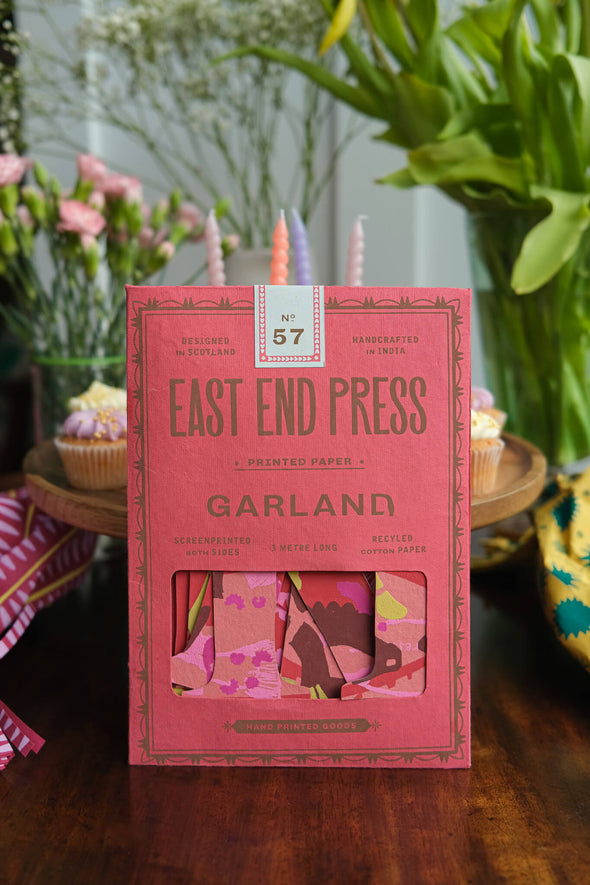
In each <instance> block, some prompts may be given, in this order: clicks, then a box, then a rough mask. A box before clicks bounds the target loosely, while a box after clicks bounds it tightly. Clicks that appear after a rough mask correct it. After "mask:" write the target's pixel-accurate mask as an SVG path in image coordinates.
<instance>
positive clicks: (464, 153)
mask: <svg viewBox="0 0 590 885" xmlns="http://www.w3.org/2000/svg"><path fill="white" fill-rule="evenodd" d="M408 159H409V168H410V171H411V173H412V176H413V177H414V178H415V179H416V181H417V182H418V183H419V184H435V185H446V184H460V183H463V182H468V181H472V182H485V183H487V184H493V185H497V186H501V187H506V188H508V190H510V191H514V192H515V193H516V194H524V193H525V191H526V189H525V183H524V180H523V174H522V166H521V163H520V160H517V159H511V158H509V157H501V156H498V155H497V154H494V153H492V151H490V149H489V148H488V146H487V145H486V144H485V142H484V141H483V140H482V139H481V138H479V137H478V136H477V135H476V134H475V133H469V134H468V135H463V136H460V137H459V138H455V139H452V140H449V141H442V142H433V143H432V144H426V145H422V146H421V147H419V148H416V150H414V151H412V152H411V153H410V154H409V158H408Z"/></svg>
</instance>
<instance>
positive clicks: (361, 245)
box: [346, 215, 367, 286]
mask: <svg viewBox="0 0 590 885" xmlns="http://www.w3.org/2000/svg"><path fill="white" fill-rule="evenodd" d="M366 218H367V216H366V215H359V216H358V218H356V219H355V222H354V224H353V226H352V230H351V232H350V237H349V240H348V259H347V262H346V285H347V286H362V285H363V261H364V258H365V237H364V234H363V225H362V222H363V221H365V220H366Z"/></svg>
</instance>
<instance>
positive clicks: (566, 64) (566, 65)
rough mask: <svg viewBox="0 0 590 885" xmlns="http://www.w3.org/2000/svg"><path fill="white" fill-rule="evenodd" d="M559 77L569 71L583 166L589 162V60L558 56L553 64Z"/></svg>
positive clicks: (579, 56) (581, 57) (580, 57)
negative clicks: (583, 161)
mask: <svg viewBox="0 0 590 885" xmlns="http://www.w3.org/2000/svg"><path fill="white" fill-rule="evenodd" d="M553 65H554V68H555V70H556V72H558V73H560V74H561V76H563V75H564V72H566V71H570V72H571V77H572V79H573V81H574V83H575V87H576V91H577V97H576V99H575V103H574V112H575V115H576V130H577V131H579V133H580V139H581V142H582V150H583V158H584V159H585V165H587V164H588V163H589V162H590V58H585V57H583V56H581V55H571V54H569V53H566V54H563V55H558V56H556V57H555V60H554V62H553Z"/></svg>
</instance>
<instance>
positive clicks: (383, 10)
mask: <svg viewBox="0 0 590 885" xmlns="http://www.w3.org/2000/svg"><path fill="white" fill-rule="evenodd" d="M365 9H366V10H367V15H368V16H369V21H370V22H371V26H372V28H373V30H374V31H375V34H376V35H377V37H378V38H379V40H381V42H382V43H383V44H384V46H386V47H387V49H388V50H389V51H390V52H391V53H392V54H393V55H394V57H395V58H396V59H397V61H398V62H399V64H400V65H402V66H403V67H405V68H406V69H408V68H409V69H411V68H412V66H413V62H414V52H413V50H412V49H411V47H410V44H409V42H408V36H407V33H406V29H405V26H404V24H403V21H402V19H401V16H400V14H399V12H398V10H397V7H396V4H395V0H365Z"/></svg>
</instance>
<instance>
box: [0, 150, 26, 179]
mask: <svg viewBox="0 0 590 885" xmlns="http://www.w3.org/2000/svg"><path fill="white" fill-rule="evenodd" d="M32 165H33V164H32V162H31V160H27V158H26V157H19V156H17V154H0V187H4V186H5V185H6V184H18V183H19V181H20V180H21V178H22V177H23V175H24V174H25V172H26V171H27V169H30V168H31V166H32Z"/></svg>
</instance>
